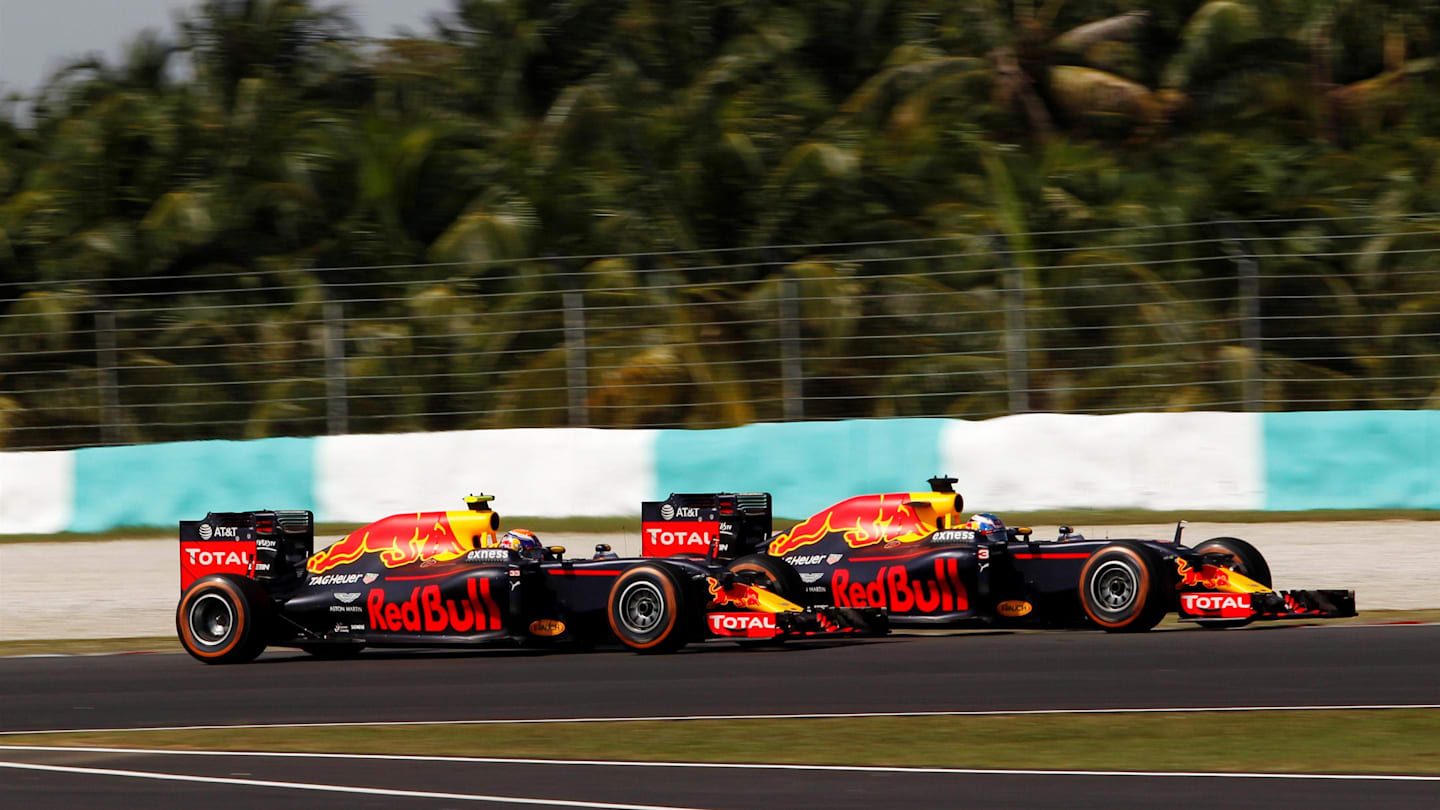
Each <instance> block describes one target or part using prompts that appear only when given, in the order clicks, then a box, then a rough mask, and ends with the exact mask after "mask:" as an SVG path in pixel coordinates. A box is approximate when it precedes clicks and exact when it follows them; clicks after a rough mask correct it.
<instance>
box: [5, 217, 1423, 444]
mask: <svg viewBox="0 0 1440 810" xmlns="http://www.w3.org/2000/svg"><path fill="white" fill-rule="evenodd" d="M1435 407H1440V214H1435V213H1428V214H1394V215H1378V214H1377V215H1374V216H1365V217H1360V216H1352V217H1334V218H1296V219H1269V220H1217V221H1207V222H1191V223H1177V224H1164V225H1146V226H1137V227H1131V228H1097V229H1089V230H1068V231H1055V232H1044V233H1025V234H1008V235H1007V234H962V235H951V236H942V237H935V238H930V239H910V240H896V241H887V242H853V243H839V244H821V245H770V246H761V247H741V248H731V249H723V250H708V251H665V252H653V253H642V254H624V255H595V256H559V257H534V258H525V259H515V260H504V261H492V262H472V263H451V264H414V265H408V264H407V265H390V266H367V267H328V268H327V267H305V266H283V267H276V268H268V267H267V268H254V269H246V270H238V271H237V270H226V271H217V272H205V273H200V274H191V275H185V276H181V277H130V278H109V279H104V280H81V279H66V280H55V281H47V282H40V283H35V284H24V285H22V284H18V283H15V282H0V449H7V450H20V449H36V450H40V449H58V448H69V447H78V446H87V445H111V444H131V443H138V442H154V441H172V440H184V439H214V438H232V439H233V438H258V437H264V436H280V435H312V434H319V433H332V434H334V433H374V432H395V431H413V430H448V429H468V428H487V427H517V426H565V425H568V426H591V427H694V428H701V427H720V426H728V425H737V424H744V423H750V422H767V421H791V420H801V419H812V420H815V419H820V420H828V419H848V418H869V417H913V416H949V417H964V418H983V417H989V416H997V415H1003V414H1012V413H1023V412H1030V411H1046V412H1063V413H1110V412H1120V411H1137V410H1201V409H1209V410H1318V409H1341V408H1361V409H1364V408H1435Z"/></svg>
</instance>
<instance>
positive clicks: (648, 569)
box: [606, 563, 699, 653]
mask: <svg viewBox="0 0 1440 810" xmlns="http://www.w3.org/2000/svg"><path fill="white" fill-rule="evenodd" d="M696 609H697V606H696V605H694V604H693V600H691V599H688V598H687V594H686V593H685V592H684V590H683V588H682V586H681V582H680V578H679V577H678V576H677V575H676V574H675V572H674V571H673V570H671V569H670V568H669V567H667V566H665V565H662V564H656V563H647V564H643V565H637V566H635V567H633V568H629V569H626V570H625V572H624V573H622V574H621V575H620V576H619V577H617V578H616V580H615V584H614V585H613V586H611V588H610V598H609V600H608V604H607V607H606V615H607V616H608V617H609V620H610V630H611V632H613V633H614V634H615V637H616V638H618V639H620V643H621V644H624V645H625V646H627V647H629V648H630V649H632V650H634V651H636V652H641V653H659V652H672V651H674V650H678V649H680V648H681V647H683V646H685V644H686V643H687V642H688V641H689V640H690V634H691V632H692V630H693V629H694V628H695V626H697V625H698V623H699V622H698V619H697V616H696V614H695V610H696Z"/></svg>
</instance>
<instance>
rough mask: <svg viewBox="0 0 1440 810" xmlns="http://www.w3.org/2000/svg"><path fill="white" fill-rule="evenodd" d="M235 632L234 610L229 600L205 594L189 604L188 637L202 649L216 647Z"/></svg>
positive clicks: (213, 594) (212, 594)
mask: <svg viewBox="0 0 1440 810" xmlns="http://www.w3.org/2000/svg"><path fill="white" fill-rule="evenodd" d="M234 632H235V609H234V608H232V607H231V606H230V602H229V600H227V599H225V598H224V597H222V596H220V595H219V594H215V593H207V594H204V595H202V596H200V597H199V598H197V599H196V600H195V601H194V602H192V603H191V604H190V635H191V636H192V637H193V638H194V639H195V643H196V644H199V645H201V646H202V647H217V646H219V645H221V644H224V643H225V642H226V641H228V640H229V639H230V635H231V634H232V633H234Z"/></svg>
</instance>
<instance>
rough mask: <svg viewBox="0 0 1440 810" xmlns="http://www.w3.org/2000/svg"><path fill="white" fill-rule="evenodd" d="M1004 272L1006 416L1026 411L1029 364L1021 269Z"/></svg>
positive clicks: (1023, 285)
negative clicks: (1007, 405)
mask: <svg viewBox="0 0 1440 810" xmlns="http://www.w3.org/2000/svg"><path fill="white" fill-rule="evenodd" d="M1002 272H1004V274H1005V276H1004V287H1005V371H1006V376H1007V378H1008V380H1009V386H1010V413H1012V414H1016V413H1029V411H1030V363H1029V360H1028V359H1027V352H1028V351H1029V347H1028V345H1027V344H1028V341H1027V340H1026V338H1025V269H1024V267H1022V266H1021V265H1020V264H1019V263H1018V262H1016V263H1015V265H1014V266H1013V267H1011V268H1009V269H1007V270H1004V271H1002Z"/></svg>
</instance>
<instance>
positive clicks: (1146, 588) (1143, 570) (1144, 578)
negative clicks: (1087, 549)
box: [1080, 546, 1150, 627]
mask: <svg viewBox="0 0 1440 810" xmlns="http://www.w3.org/2000/svg"><path fill="white" fill-rule="evenodd" d="M1110 551H1111V552H1121V553H1123V554H1125V556H1127V557H1129V558H1130V559H1132V560H1134V561H1135V567H1136V568H1139V569H1140V584H1139V586H1138V587H1139V593H1137V594H1136V595H1135V598H1136V599H1137V600H1139V601H1138V602H1137V603H1136V605H1135V607H1134V609H1133V610H1132V611H1131V613H1130V616H1129V617H1127V618H1126V619H1124V620H1122V621H1118V622H1107V621H1105V620H1104V619H1102V618H1100V617H1099V616H1096V615H1095V612H1094V611H1093V610H1091V609H1090V602H1089V600H1087V599H1086V598H1085V597H1086V595H1087V594H1088V593H1089V591H1090V589H1089V587H1087V585H1086V583H1085V580H1086V579H1087V578H1088V577H1089V576H1090V566H1091V565H1094V563H1095V560H1096V559H1098V558H1099V556H1100V555H1098V554H1097V555H1095V556H1094V557H1091V558H1090V559H1088V560H1086V561H1085V567H1084V568H1081V569H1080V587H1081V588H1082V589H1083V590H1082V592H1081V594H1080V606H1081V607H1083V608H1085V615H1086V616H1089V617H1090V620H1091V621H1093V622H1095V623H1096V624H1098V625H1100V626H1101V627H1124V626H1125V625H1127V624H1130V623H1132V622H1134V621H1135V618H1136V617H1137V616H1139V615H1140V612H1141V611H1143V610H1144V609H1145V603H1146V602H1147V601H1149V599H1150V568H1149V566H1147V565H1145V560H1143V559H1141V557H1140V555H1139V554H1138V553H1137V552H1136V551H1135V549H1133V548H1126V547H1124V546H1121V547H1119V548H1112V549H1110Z"/></svg>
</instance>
